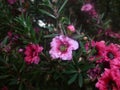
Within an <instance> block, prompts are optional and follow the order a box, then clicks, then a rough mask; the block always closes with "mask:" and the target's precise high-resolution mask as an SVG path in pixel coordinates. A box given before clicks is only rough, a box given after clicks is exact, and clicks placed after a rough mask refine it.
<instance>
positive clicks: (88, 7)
mask: <svg viewBox="0 0 120 90" xmlns="http://www.w3.org/2000/svg"><path fill="white" fill-rule="evenodd" d="M81 11H84V12H86V13H88V14H89V15H90V16H92V17H97V16H98V14H97V12H96V10H95V8H94V6H93V5H92V4H90V3H87V4H84V5H83V6H82V7H81Z"/></svg>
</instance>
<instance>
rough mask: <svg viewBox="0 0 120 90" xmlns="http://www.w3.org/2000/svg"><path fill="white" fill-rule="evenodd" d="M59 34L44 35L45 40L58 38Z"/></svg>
mask: <svg viewBox="0 0 120 90" xmlns="http://www.w3.org/2000/svg"><path fill="white" fill-rule="evenodd" d="M57 35H58V34H50V35H44V38H53V37H55V36H57Z"/></svg>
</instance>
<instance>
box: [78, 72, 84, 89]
mask: <svg viewBox="0 0 120 90" xmlns="http://www.w3.org/2000/svg"><path fill="white" fill-rule="evenodd" d="M78 84H79V86H80V87H82V85H83V76H82V74H81V73H80V74H79V78H78Z"/></svg>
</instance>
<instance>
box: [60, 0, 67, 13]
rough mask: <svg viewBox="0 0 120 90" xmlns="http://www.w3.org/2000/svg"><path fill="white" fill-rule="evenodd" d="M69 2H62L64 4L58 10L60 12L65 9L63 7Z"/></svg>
mask: <svg viewBox="0 0 120 90" xmlns="http://www.w3.org/2000/svg"><path fill="white" fill-rule="evenodd" d="M67 2H68V0H65V1H64V3H63V4H62V6H61V7H60V9H59V10H58V13H59V14H60V13H61V11H62V10H63V8H64V7H65V5H66V3H67Z"/></svg>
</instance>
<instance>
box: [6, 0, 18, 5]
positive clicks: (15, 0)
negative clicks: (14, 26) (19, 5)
mask: <svg viewBox="0 0 120 90" xmlns="http://www.w3.org/2000/svg"><path fill="white" fill-rule="evenodd" d="M7 2H8V3H9V4H11V5H12V4H14V3H16V2H17V0H7Z"/></svg>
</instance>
